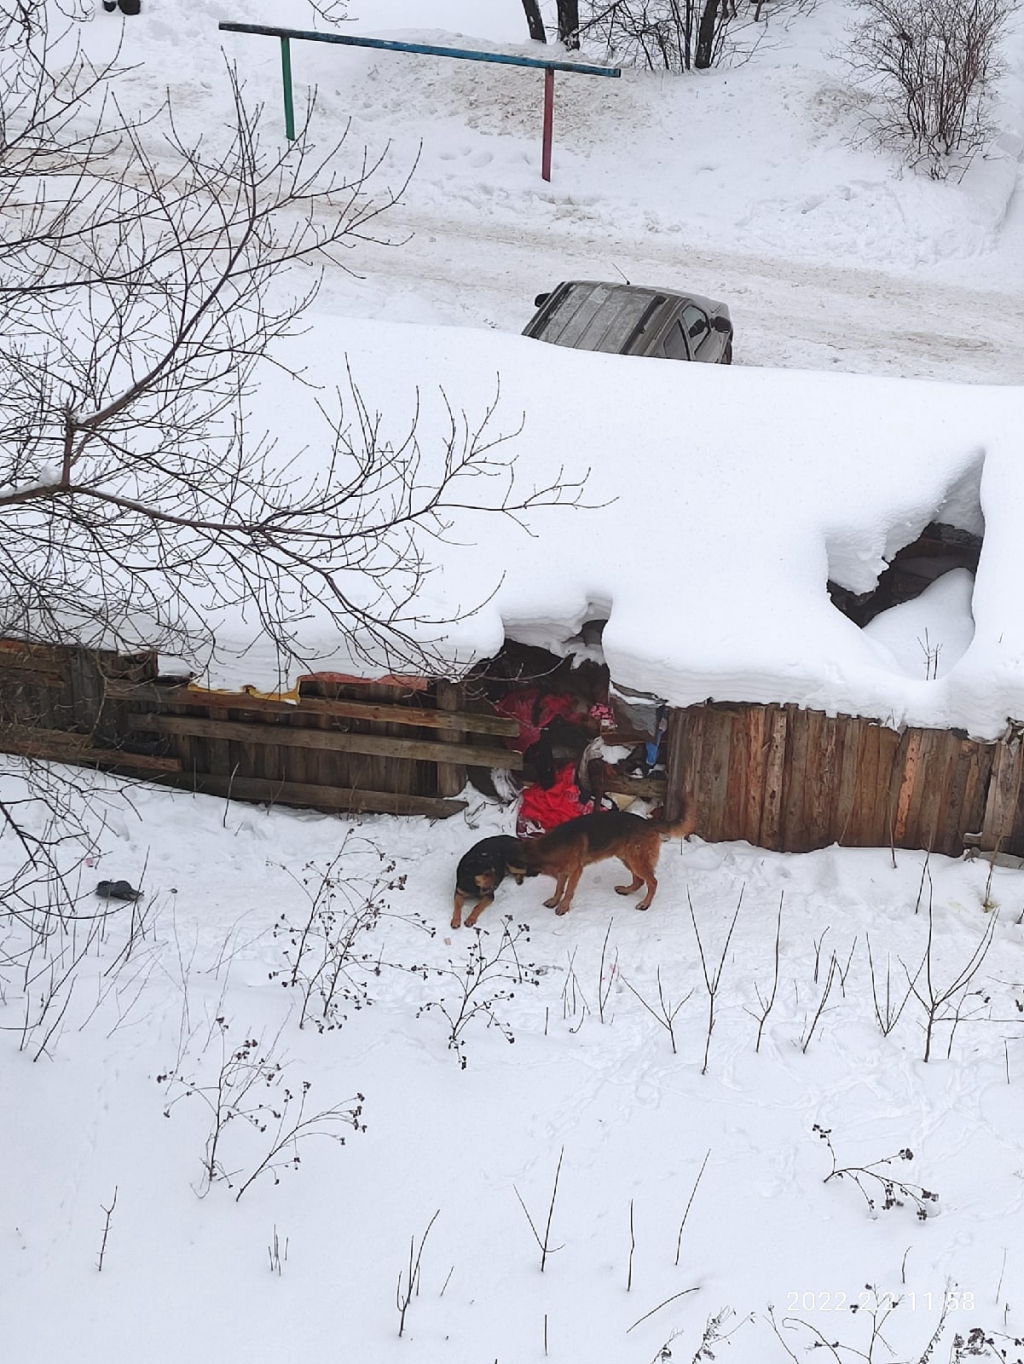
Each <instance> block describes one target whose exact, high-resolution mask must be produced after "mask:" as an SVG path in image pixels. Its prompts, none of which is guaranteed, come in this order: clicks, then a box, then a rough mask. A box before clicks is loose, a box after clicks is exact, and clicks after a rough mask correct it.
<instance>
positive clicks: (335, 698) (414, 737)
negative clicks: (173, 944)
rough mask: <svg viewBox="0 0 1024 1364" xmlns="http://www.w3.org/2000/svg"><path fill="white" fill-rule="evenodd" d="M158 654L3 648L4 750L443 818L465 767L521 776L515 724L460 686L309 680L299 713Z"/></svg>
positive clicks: (304, 802) (250, 795)
mask: <svg viewBox="0 0 1024 1364" xmlns="http://www.w3.org/2000/svg"><path fill="white" fill-rule="evenodd" d="M155 666H156V660H155V657H154V656H152V655H140V656H138V657H136V658H123V657H120V656H118V655H116V654H109V653H97V652H87V651H85V650H81V649H70V648H64V649H61V648H48V647H44V646H35V645H23V644H16V643H12V642H10V641H4V642H0V751H6V752H9V753H20V754H24V755H26V756H30V757H39V758H49V759H54V760H57V761H64V762H74V763H86V764H91V765H95V766H97V767H103V768H107V769H112V770H115V771H118V772H126V773H130V774H134V775H144V776H149V777H153V778H158V779H159V780H161V781H162V782H163V783H165V784H169V785H174V786H183V787H186V788H187V789H188V790H193V791H203V792H207V793H209V794H213V795H222V796H229V797H234V798H237V799H240V800H253V801H261V802H264V801H265V802H271V803H277V804H284V805H300V806H313V807H316V808H320V809H328V810H367V811H379V812H387V813H392V814H424V815H432V816H435V817H436V816H442V817H443V816H447V815H450V814H454V813H455V812H456V811H457V810H461V809H463V808H465V807H464V802H462V801H458V800H453V799H452V797H453V796H456V795H458V793H459V792H460V791H461V790H462V788H463V786H464V785H465V781H466V767H467V766H480V767H487V768H491V767H512V768H516V767H521V765H522V758H521V756H520V755H519V754H518V753H516V752H513V751H512V750H510V749H508V748H505V747H504V746H503V745H502V739H503V737H504V736H506V735H515V734H517V733H518V725H517V723H516V722H515V721H514V720H508V719H505V718H503V717H500V716H495V715H482V714H473V713H470V712H468V711H466V710H465V709H464V707H463V701H462V693H461V690H460V688H459V687H458V686H457V684H454V683H449V682H444V681H432V682H427V681H422V682H418V683H417V682H413V681H405V680H401V681H399V680H394V681H392V680H389V681H387V682H378V683H372V684H366V683H362V682H359V681H356V680H355V679H339V678H332V677H331V676H329V675H328V676H323V675H321V676H312V677H309V678H307V679H304V680H303V681H302V682H301V683H300V687H299V697H298V701H297V702H295V703H293V702H291V701H282V700H276V699H271V698H269V697H265V696H258V695H252V694H249V693H247V692H212V691H200V690H195V689H191V688H189V687H187V686H184V685H181V684H180V683H179V684H175V683H173V682H170V681H160V680H158V679H157V678H156V676H155Z"/></svg>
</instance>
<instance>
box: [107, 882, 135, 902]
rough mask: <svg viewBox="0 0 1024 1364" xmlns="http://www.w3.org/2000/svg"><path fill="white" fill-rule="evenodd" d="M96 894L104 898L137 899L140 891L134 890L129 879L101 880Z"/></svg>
mask: <svg viewBox="0 0 1024 1364" xmlns="http://www.w3.org/2000/svg"><path fill="white" fill-rule="evenodd" d="M96 894H97V895H99V896H100V897H101V899H104V900H137V899H138V898H139V896H140V895H141V894H142V891H141V890H135V889H134V888H133V887H132V883H131V882H130V881H101V882H100V883H99V885H98V886H97V887H96Z"/></svg>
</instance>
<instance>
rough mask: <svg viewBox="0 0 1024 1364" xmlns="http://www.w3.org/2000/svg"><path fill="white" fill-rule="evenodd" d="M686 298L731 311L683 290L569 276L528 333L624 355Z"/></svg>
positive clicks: (712, 309)
mask: <svg viewBox="0 0 1024 1364" xmlns="http://www.w3.org/2000/svg"><path fill="white" fill-rule="evenodd" d="M683 302H693V303H696V304H697V306H698V307H701V308H704V309H705V310H706V311H707V312H709V313H720V312H724V311H725V310H724V307H723V305H722V304H721V303H715V302H713V301H712V300H711V299H707V298H703V297H701V296H700V295H699V294H684V293H681V292H680V291H679V290H677V289H657V288H654V287H645V286H640V285H635V284H608V283H604V282H602V281H599V280H569V281H566V282H564V283H562V284H559V286H558V288H557V289H555V290H553V291H552V293H551V294H550V296H549V299H548V301H547V302H546V303H545V304H544V305H543V306H542V308H541V310H540V312H539V313H538V314H537V315H536V316H535V317H534V318H533V320H532V321H531V322H530V324H529V325H528V326H527V328H526V335H528V336H534V337H539V338H540V339H542V340H544V341H551V342H553V343H554V344H555V345H559V346H572V347H573V348H574V349H575V350H591V351H604V352H607V353H611V354H614V355H621V354H622V353H623V352H624V351H628V350H631V349H632V348H633V346H634V345H636V343H637V342H640V341H642V338H643V337H644V335H645V333H648V332H649V330H650V327H651V325H652V324H653V325H654V326H655V327H657V326H658V325H660V322H661V321H662V320H663V314H664V311H665V310H666V308H668V309H671V310H673V311H674V310H675V308H676V307H677V306H678V305H679V304H680V303H683ZM641 348H642V347H641Z"/></svg>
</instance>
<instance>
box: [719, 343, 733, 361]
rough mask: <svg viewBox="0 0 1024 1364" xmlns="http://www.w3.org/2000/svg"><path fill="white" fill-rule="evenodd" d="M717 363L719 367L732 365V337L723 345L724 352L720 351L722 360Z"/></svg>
mask: <svg viewBox="0 0 1024 1364" xmlns="http://www.w3.org/2000/svg"><path fill="white" fill-rule="evenodd" d="M718 363H719V364H720V365H731V364H732V337H731V336H730V337H729V339H728V341H726V343H725V350H724V351H722V358H721V360H720V361H719V362H718Z"/></svg>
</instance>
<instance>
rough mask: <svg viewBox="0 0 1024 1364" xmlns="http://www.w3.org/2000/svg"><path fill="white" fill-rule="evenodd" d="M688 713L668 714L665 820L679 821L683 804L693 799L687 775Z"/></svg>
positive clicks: (671, 711) (672, 712)
mask: <svg viewBox="0 0 1024 1364" xmlns="http://www.w3.org/2000/svg"><path fill="white" fill-rule="evenodd" d="M686 720H687V711H685V710H677V709H674V708H673V709H672V710H670V711H669V713H668V733H667V734H666V736H665V769H666V770H665V818H666V819H678V818H679V814H680V811H681V810H682V808H683V803H684V802H685V801H686V800H688V799H690V798H692V795H693V791H692V788H691V787H690V786H688V785H687V774H686Z"/></svg>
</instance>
